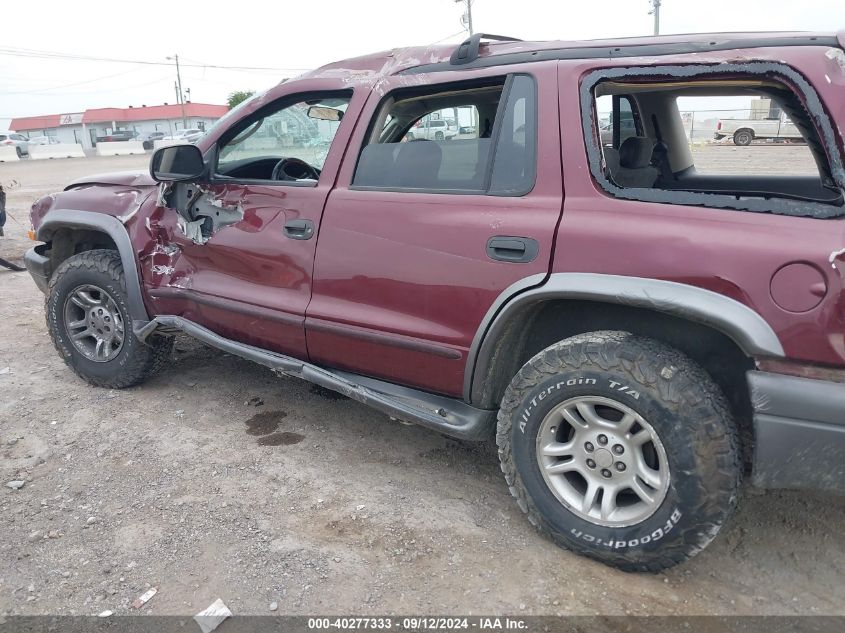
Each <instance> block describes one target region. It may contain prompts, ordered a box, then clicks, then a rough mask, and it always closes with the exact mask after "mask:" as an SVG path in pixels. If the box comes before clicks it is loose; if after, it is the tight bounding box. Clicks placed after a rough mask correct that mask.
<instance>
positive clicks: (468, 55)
mask: <svg viewBox="0 0 845 633" xmlns="http://www.w3.org/2000/svg"><path fill="white" fill-rule="evenodd" d="M481 40H495V41H497V42H521V41H522V40H520V39H517V38H515V37H508V36H507V35H490V34H489V33H476V34H475V35H473V36H471V37H469V38H467V39H465V40H464V41H463V42H461V43H460V44H459V45H458V48H456V49H455V52H454V53H452V56H451V57H450V58H449V63H450V64H451V65H452V66H460V65H461V64H469V63H470V62H474V61H475V60H476V59H478V49H479V48H481Z"/></svg>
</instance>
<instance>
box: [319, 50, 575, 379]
mask: <svg viewBox="0 0 845 633" xmlns="http://www.w3.org/2000/svg"><path fill="white" fill-rule="evenodd" d="M470 77H471V78H470ZM417 79H421V77H415V80H417ZM409 85H411V84H409V82H408V81H407V78H406V77H393V78H390V79H388V80H386V81H385V82H384V83H383V84H381V85H380V87H381V88H382V90H380V91H378V92H375V93H374V94H373V95H371V97H370V99H369V101H368V103H367V105H366V107H365V110H364V112H363V113H362V116H361V120H360V122H359V125H358V126H357V127H356V130H355V132H354V135H353V138H352V140H351V142H350V147H349V149H348V151H347V154H346V157H345V159H344V164H343V166H342V167H341V171H340V174H339V177H338V184H337V187H336V188H335V189H334V190H333V191H332V192H331V194H330V196H329V199H328V202H327V205H326V209H325V212H324V220H323V224H322V227H321V229H320V238H319V246H318V249H317V258H316V265H315V271H314V289H313V296H312V300H311V303H310V305H309V307H308V311H307V314H306V322H305V326H306V339H307V343H308V350H309V354H310V357H311V359H312V360H313V361H315V362H318V363H321V364H324V365H328V366H334V367H337V368H341V369H347V370H350V371H354V372H357V373H361V374H365V375H370V376H373V377H377V378H381V379H385V380H388V381H391V382H395V383H400V384H406V385H410V386H413V387H417V388H421V389H425V390H429V391H433V392H439V393H443V394H448V395H452V396H460V395H461V394H462V393H463V391H464V374H465V368H466V362H467V355H468V352H469V349H470V346H471V344H472V340H473V337H474V336H475V334H476V332H477V331H478V329H479V326H480V324H481V322H482V320H483V318H484V316H485V314H486V313H487V311H488V310H489V309H490V307H491V306H492V305H493V303H494V301H495V300H496V298H497V297H498V296H499V295H500V294H501V293H502V292H503V291H504V290H505V289H506V288H508V286H510V285H511V284H514V283H515V282H518V281H520V280H523V279H525V278H526V277H530V276H539V278H542V276H543V275H545V274H547V273H548V270H549V263H550V257H551V253H552V246H553V236H554V233H555V228H556V226H557V223H558V219H559V217H560V213H561V206H562V189H561V164H560V133H559V125H558V116H557V73H556V65H555V64H554V63H550V64H541V63H538V64H530V65H525V66H520V67H517V66H514V67H509V68H508V71H507V72H506V73H505V72H502V70H501V69H499V70H498V71H497V70H495V69H488V70H483V71H473V72H472V73H471V74H470V73H468V72H464V73H460V72H448V73H441V74H436V75H430V76H428V77H427V78H426V81H415V82H414V83H413V84H412V85H413V86H415V87H412V88H408V86H409ZM497 91H498V94H497ZM455 111H457V112H458V119H459V122H458V125H459V126H461V125H463V126H465V127H469V126H471V125H476V130H475V132H472V133H465V134H462V135H459V136H458V137H456V138H455V139H452V140H448V139H446V140H435V139H434V135H433V134H431V135H430V136H429V137H428V138H426V139H419V138H418V137H417V138H416V139H415V140H411V141H409V140H407V139H408V138H409V136H408V135H407V134H406V133H407V132H408V131H410V132H411V133H412V134H413V133H414V131H415V130H417V128H414V127H413V125H414V123H415V122H416V121H419V120H420V118H422V117H424V116H429V115H431V114H432V113H435V112H440V113H441V114H440V116H441V117H445V116H453V113H454V112H455ZM430 118H431V117H429V119H430ZM535 281H536V280H535Z"/></svg>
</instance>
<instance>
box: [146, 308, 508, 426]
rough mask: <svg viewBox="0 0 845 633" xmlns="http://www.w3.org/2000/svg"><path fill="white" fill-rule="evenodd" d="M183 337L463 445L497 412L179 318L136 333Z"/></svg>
mask: <svg viewBox="0 0 845 633" xmlns="http://www.w3.org/2000/svg"><path fill="white" fill-rule="evenodd" d="M157 330H158V331H161V332H162V333H166V334H172V333H173V332H174V331H177V330H178V331H180V332H184V333H185V334H188V335H189V336H192V337H193V338H195V339H197V340H199V341H202V342H203V343H205V344H206V345H210V346H212V347H216V348H217V349H219V350H222V351H224V352H227V353H229V354H233V355H235V356H240V357H241V358H246V359H247V360H251V361H253V362H256V363H258V364H259V365H264V366H265V367H269V368H270V369H272V370H273V371H274V372H276V373H279V374H284V375H286V376H293V377H295V378H302V379H303V380H307V381H308V382H311V383H314V384H315V385H320V386H321V387H325V388H326V389H331V390H332V391H336V392H338V393H340V394H343V395H344V396H346V397H348V398H351V399H352V400H357V401H358V402H362V403H364V404H366V405H369V406H371V407H373V408H374V409H378V410H379V411H383V412H384V413H386V414H387V415H389V416H390V417H391V418H397V419H400V420H404V421H406V422H412V423H414V424H418V425H420V426H424V427H426V428H429V429H433V430H435V431H439V432H441V433H443V434H445V435H449V436H451V437H456V438H459V439H462V440H476V441H477V440H484V439H487V437H488V436H492V429H493V425H494V423H495V420H496V412H495V411H488V410H486V409H476V408H475V407H473V406H470V405H468V404H467V403H465V402H464V401H462V400H457V399H455V398H448V397H445V396H438V395H435V394H431V393H428V392H426V391H419V390H417V389H411V388H409V387H401V386H399V385H394V384H393V383H389V382H384V381H381V380H376V379H375V378H367V377H365V376H359V375H357V374H352V373H348V372H344V371H335V370H330V369H326V368H324V367H318V366H317V365H312V364H311V363H307V362H305V361H301V360H297V359H295V358H291V357H290V356H285V355H284V354H277V353H276V352H269V351H267V350H264V349H261V348H260V347H254V346H252V345H245V344H244V343H238V342H237V341H233V340H232V339H228V338H225V337H223V336H220V335H219V334H216V333H215V332H212V331H211V330H209V329H208V328H206V327H203V326H202V325H199V324H198V323H194V322H193V321H190V320H188V319H185V318H183V317H180V316H169V315H168V316H157V317H156V318H155V319H153V320H152V321H150V323H148V324H147V325H146V326H144V327H143V328H141V329H140V330H138V331H137V332H136V335H137V336H138V338H139V339H141V340H142V341H143V340H145V339H146V338H147V337H148V336H149V335H150V334H152V333H153V332H155V331H157Z"/></svg>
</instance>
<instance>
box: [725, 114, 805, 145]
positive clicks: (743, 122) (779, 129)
mask: <svg viewBox="0 0 845 633" xmlns="http://www.w3.org/2000/svg"><path fill="white" fill-rule="evenodd" d="M728 136H732V137H733V141H734V145H751V141H753V140H754V139H757V138H762V139H789V140H803V138H804V137H803V136H802V134H801V132H800V131H799V130H798V128H797V127H795V124H794V123H792V121H790V120H789V119H787V118H785V117H784V118H782V119H719V120H718V122H717V123H716V133H715V134H714V135H713V137H714V138H715V139H716V140H721V139H723V138H726V137H728Z"/></svg>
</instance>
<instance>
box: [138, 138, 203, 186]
mask: <svg viewBox="0 0 845 633" xmlns="http://www.w3.org/2000/svg"><path fill="white" fill-rule="evenodd" d="M204 174H205V164H204V163H203V160H202V152H201V151H200V149H199V147H197V146H196V145H171V146H170V147H162V148H161V149H158V150H156V152H155V154H153V158H152V160H151V161H150V175H151V176H152V177H153V180H155V181H157V182H184V181H190V180H197V179H198V178H201V177H202V176H203V175H204Z"/></svg>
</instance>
